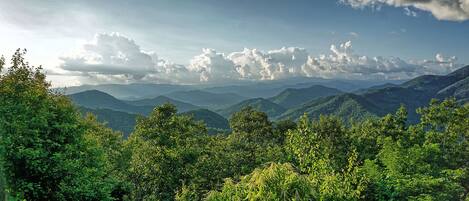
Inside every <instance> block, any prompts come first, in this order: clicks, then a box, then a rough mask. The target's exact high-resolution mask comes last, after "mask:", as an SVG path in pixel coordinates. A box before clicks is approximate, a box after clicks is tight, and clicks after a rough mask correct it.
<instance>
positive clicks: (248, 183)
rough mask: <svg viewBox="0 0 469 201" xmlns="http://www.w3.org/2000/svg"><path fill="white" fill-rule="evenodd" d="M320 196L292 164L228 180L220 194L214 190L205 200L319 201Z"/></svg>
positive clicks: (268, 167)
mask: <svg viewBox="0 0 469 201" xmlns="http://www.w3.org/2000/svg"><path fill="white" fill-rule="evenodd" d="M317 195H318V193H317V192H316V191H315V188H314V187H313V185H312V184H311V182H310V181H309V180H308V177H307V176H305V175H301V174H300V173H298V171H297V170H295V168H293V167H292V166H291V165H290V164H288V163H287V164H276V163H273V164H271V165H269V166H267V167H265V168H263V169H256V170H254V171H253V172H252V173H251V174H249V175H247V176H244V177H242V178H241V180H240V181H239V182H237V183H235V182H234V181H233V180H231V179H227V180H226V182H225V184H224V185H223V188H222V189H221V191H212V192H210V193H209V194H208V196H207V198H206V200H214V201H219V200H220V201H221V200H259V201H261V200H298V201H300V200H317V198H318V196H317Z"/></svg>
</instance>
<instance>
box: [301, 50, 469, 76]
mask: <svg viewBox="0 0 469 201" xmlns="http://www.w3.org/2000/svg"><path fill="white" fill-rule="evenodd" d="M330 50H331V52H332V53H331V54H329V55H320V56H319V57H311V56H310V57H309V58H308V61H307V63H306V64H305V65H304V66H303V71H304V72H305V73H306V75H307V76H308V77H312V76H318V77H324V78H347V79H409V78H413V77H416V76H419V75H423V74H446V73H449V72H451V71H453V70H455V69H457V68H459V67H461V66H462V65H458V64H456V61H457V59H456V57H450V58H444V57H443V56H442V55H441V54H437V56H436V60H435V61H433V60H424V61H416V62H412V61H404V60H402V59H400V58H398V57H389V58H385V57H381V56H377V57H368V56H363V55H358V54H355V53H354V51H353V49H352V42H351V41H348V42H346V43H342V44H340V45H339V46H335V45H331V48H330Z"/></svg>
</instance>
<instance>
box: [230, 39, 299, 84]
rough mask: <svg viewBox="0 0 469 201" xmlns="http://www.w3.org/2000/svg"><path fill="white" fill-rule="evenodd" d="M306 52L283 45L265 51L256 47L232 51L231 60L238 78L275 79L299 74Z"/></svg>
mask: <svg viewBox="0 0 469 201" xmlns="http://www.w3.org/2000/svg"><path fill="white" fill-rule="evenodd" d="M307 57H308V52H307V51H306V50H305V49H303V48H297V47H289V48H286V47H283V48H281V49H278V50H271V51H268V52H267V53H264V52H262V51H259V50H257V49H244V50H243V51H242V52H233V53H231V54H230V55H229V59H230V60H231V61H233V63H234V64H235V67H236V71H237V72H238V73H239V75H240V78H242V79H249V80H276V79H282V78H286V77H291V76H295V75H300V74H301V65H303V64H304V63H305V62H306V59H307Z"/></svg>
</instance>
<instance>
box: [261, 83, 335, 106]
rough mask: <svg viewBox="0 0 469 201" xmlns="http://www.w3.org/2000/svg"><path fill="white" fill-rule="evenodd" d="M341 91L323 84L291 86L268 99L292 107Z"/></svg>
mask: <svg viewBox="0 0 469 201" xmlns="http://www.w3.org/2000/svg"><path fill="white" fill-rule="evenodd" d="M340 93H343V92H342V91H340V90H338V89H335V88H330V87H325V86H321V85H313V86H310V87H308V88H300V89H293V88H289V89H286V90H284V91H282V92H281V93H280V94H278V95H276V96H274V97H271V98H269V99H268V100H270V101H272V102H274V103H276V104H279V105H281V106H282V107H284V108H291V107H295V106H298V105H302V104H304V103H306V102H308V101H311V100H314V99H316V98H321V97H326V96H332V95H337V94H340Z"/></svg>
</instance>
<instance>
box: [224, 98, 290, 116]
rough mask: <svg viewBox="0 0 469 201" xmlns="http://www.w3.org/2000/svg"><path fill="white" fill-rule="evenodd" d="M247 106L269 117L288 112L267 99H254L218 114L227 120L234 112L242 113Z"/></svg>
mask: <svg viewBox="0 0 469 201" xmlns="http://www.w3.org/2000/svg"><path fill="white" fill-rule="evenodd" d="M246 106H251V107H253V108H255V109H257V110H259V111H262V112H265V113H266V114H267V115H269V117H276V116H278V115H280V114H282V113H283V112H285V110H286V109H285V108H284V107H282V106H280V105H278V104H276V103H274V102H271V101H269V100H267V99H264V98H253V99H248V100H245V101H242V102H240V103H238V104H235V105H232V106H230V107H227V108H225V109H222V110H219V111H218V113H219V114H221V115H222V116H224V117H226V118H229V117H230V116H231V114H233V113H234V112H237V111H240V110H241V109H242V108H244V107H246Z"/></svg>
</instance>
